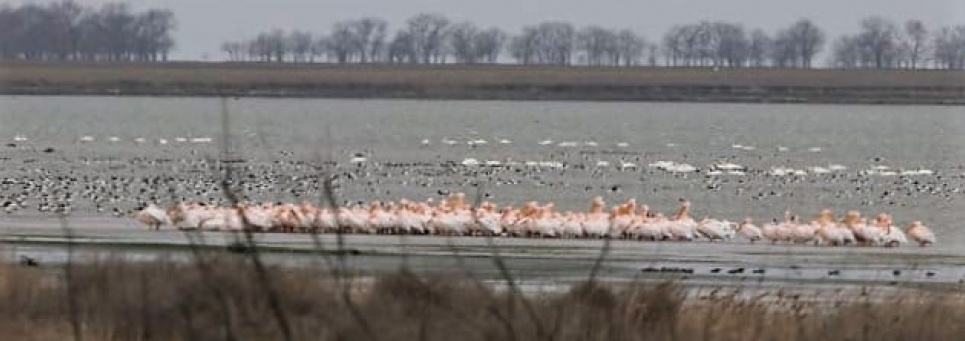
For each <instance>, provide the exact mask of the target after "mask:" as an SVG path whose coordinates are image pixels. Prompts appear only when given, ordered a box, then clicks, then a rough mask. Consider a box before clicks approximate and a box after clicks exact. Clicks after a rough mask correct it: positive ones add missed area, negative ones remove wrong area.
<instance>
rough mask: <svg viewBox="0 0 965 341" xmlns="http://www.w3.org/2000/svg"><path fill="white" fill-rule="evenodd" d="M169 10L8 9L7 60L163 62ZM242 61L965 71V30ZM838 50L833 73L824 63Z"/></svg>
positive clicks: (424, 18)
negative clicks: (831, 37)
mask: <svg viewBox="0 0 965 341" xmlns="http://www.w3.org/2000/svg"><path fill="white" fill-rule="evenodd" d="M175 23H176V21H175V16H174V13H172V12H171V11H170V10H166V9H149V10H146V11H143V12H132V11H131V10H130V8H129V7H128V6H127V5H126V4H123V3H108V4H105V5H103V6H101V7H100V8H92V7H84V6H81V5H79V4H77V2H76V1H74V0H64V1H61V2H58V3H53V4H50V5H47V6H41V5H36V4H26V5H22V6H18V7H13V6H9V5H3V6H0V59H5V60H41V61H44V60H67V61H70V60H81V61H164V60H167V56H168V54H169V53H170V51H171V50H172V49H173V48H174V46H175V41H174V39H173V38H172V36H171V34H172V31H173V30H174V29H175ZM221 51H222V52H224V53H225V54H226V57H227V58H226V59H227V60H229V61H235V62H296V63H315V62H325V63H411V64H445V63H459V64H480V63H507V62H512V63H517V64H523V65H590V66H637V65H648V66H671V67H778V68H810V67H812V66H814V65H826V66H830V67H836V68H881V69H884V68H908V69H920V68H938V69H965V25H956V26H943V27H937V28H930V27H928V26H927V25H926V24H925V23H923V22H921V21H920V20H914V19H912V20H907V21H905V22H903V23H899V22H896V21H893V20H890V19H886V18H882V17H877V16H871V17H867V18H865V19H863V20H861V22H859V23H858V30H857V31H856V32H853V33H851V34H846V35H842V36H839V37H836V38H835V39H830V38H829V37H828V35H827V34H826V33H825V31H824V30H823V29H821V28H820V27H819V26H817V25H816V24H814V23H813V22H812V21H811V20H809V19H801V20H799V21H797V22H795V23H791V24H790V25H788V26H787V27H785V28H782V29H779V30H777V31H775V32H766V31H764V30H762V29H756V28H755V29H748V28H746V27H745V26H744V25H743V24H740V23H729V22H722V21H700V22H696V23H689V24H682V25H676V26H674V27H672V28H671V29H669V30H668V31H667V32H665V33H664V35H663V36H662V37H661V38H660V39H659V41H655V40H650V39H648V38H647V37H645V36H643V35H641V34H638V33H636V32H633V31H631V30H628V29H618V28H610V27H602V26H596V25H591V26H585V27H577V26H575V25H573V24H571V23H567V22H561V21H547V22H542V23H537V24H534V25H529V26H526V27H524V28H523V29H522V30H521V31H520V32H517V33H515V34H510V33H508V32H506V31H504V30H502V29H500V28H497V27H481V26H479V25H477V24H474V23H472V22H453V21H452V20H450V19H448V18H447V17H445V16H444V15H441V14H434V13H422V14H418V15H415V16H413V17H411V18H409V19H408V20H406V21H405V23H404V24H403V26H402V27H400V28H399V29H397V30H396V31H395V32H390V31H389V25H388V23H387V22H386V21H385V20H383V19H381V18H377V17H364V18H358V19H353V20H345V21H340V22H336V23H334V24H333V25H332V28H331V30H330V31H329V32H308V31H302V30H292V31H286V30H281V29H273V30H269V31H266V32H263V33H261V34H258V35H256V36H254V37H251V38H250V39H244V40H239V41H229V42H225V43H224V44H222V45H221ZM825 51H826V52H827V53H826V54H825V56H827V58H828V59H827V60H825V61H824V63H822V62H821V61H816V60H815V59H816V58H817V57H818V56H819V55H821V54H822V52H825Z"/></svg>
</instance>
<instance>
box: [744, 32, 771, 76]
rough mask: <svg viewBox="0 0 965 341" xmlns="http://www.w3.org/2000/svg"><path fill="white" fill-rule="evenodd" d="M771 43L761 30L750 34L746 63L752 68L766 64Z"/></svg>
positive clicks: (769, 38)
mask: <svg viewBox="0 0 965 341" xmlns="http://www.w3.org/2000/svg"><path fill="white" fill-rule="evenodd" d="M772 44H773V42H772V41H771V37H769V36H767V33H765V32H764V31H763V30H761V29H756V30H754V31H753V32H751V37H750V41H749V44H748V46H747V62H748V64H750V66H753V67H763V66H764V65H765V64H766V62H767V56H768V54H769V53H770V50H771V46H772Z"/></svg>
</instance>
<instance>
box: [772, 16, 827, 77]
mask: <svg viewBox="0 0 965 341" xmlns="http://www.w3.org/2000/svg"><path fill="white" fill-rule="evenodd" d="M783 32H784V34H783V35H780V36H781V37H780V38H783V39H784V40H786V41H785V42H783V43H784V44H787V45H788V46H785V47H786V48H788V49H789V51H794V53H795V54H796V58H795V60H796V62H797V63H796V66H800V67H803V68H810V67H811V62H812V61H813V60H814V56H816V55H817V54H818V52H821V48H822V47H823V46H824V43H825V34H824V31H823V30H821V29H820V28H819V27H817V25H815V24H814V23H813V22H811V20H808V19H801V20H798V22H796V23H794V25H791V27H790V28H788V29H786V30H785V31H783Z"/></svg>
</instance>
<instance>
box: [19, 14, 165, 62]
mask: <svg viewBox="0 0 965 341" xmlns="http://www.w3.org/2000/svg"><path fill="white" fill-rule="evenodd" d="M174 28H175V17H174V13H173V12H171V11H170V10H167V9H148V10H146V11H143V12H132V11H131V9H130V7H129V6H128V5H127V4H124V3H108V4H104V5H103V6H101V7H100V8H93V7H87V6H83V5H80V4H78V3H77V2H76V1H73V0H65V1H61V2H56V3H52V4H49V5H46V6H42V5H38V4H32V3H29V4H25V5H21V6H17V7H13V6H10V5H6V4H4V5H2V6H0V59H5V60H17V59H22V60H40V61H165V60H167V57H168V54H169V53H170V51H171V50H172V49H173V48H174V43H175V42H174V38H172V36H171V33H172V32H173V30H174Z"/></svg>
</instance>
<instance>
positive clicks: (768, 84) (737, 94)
mask: <svg viewBox="0 0 965 341" xmlns="http://www.w3.org/2000/svg"><path fill="white" fill-rule="evenodd" d="M0 94H7V95H132V96H250V97H290V98H413V99H491V100H586V101H691V102H748V103H854V104H945V105H962V104H965V72H963V71H940V70H832V69H819V70H804V69H768V68H759V69H755V68H749V69H713V68H649V67H632V68H615V67H555V66H519V65H332V64H262V63H201V62H171V63H155V64H141V63H36V62H6V63H0Z"/></svg>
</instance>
